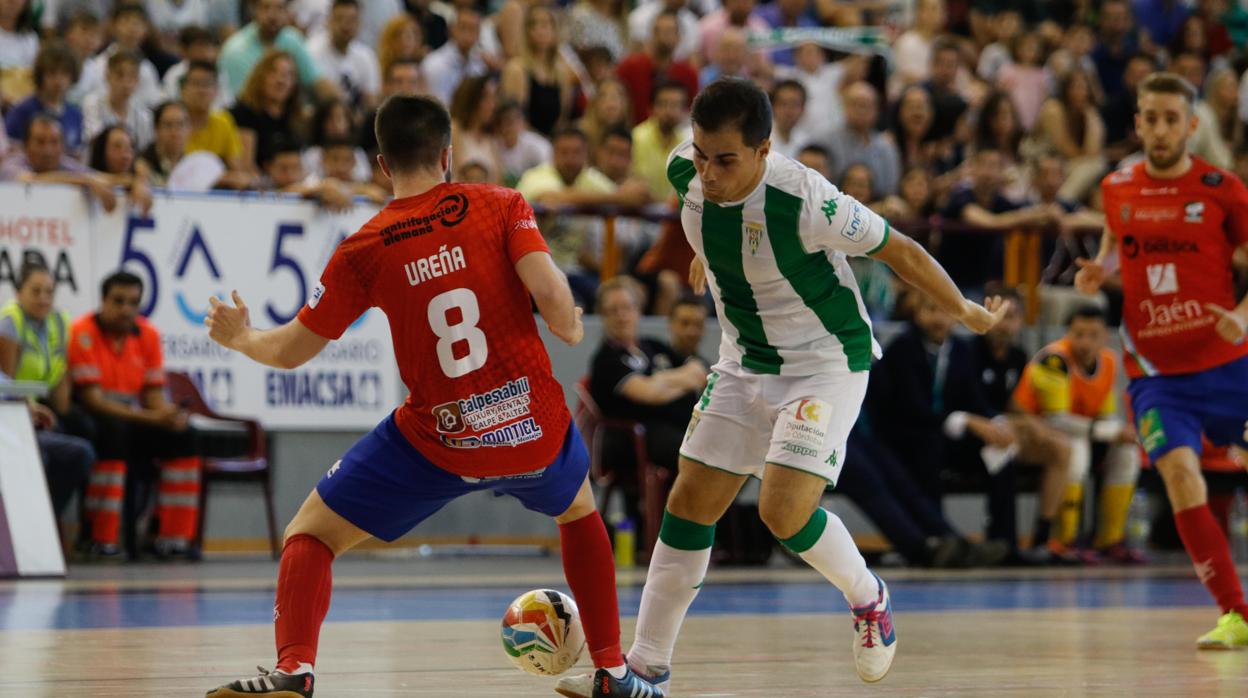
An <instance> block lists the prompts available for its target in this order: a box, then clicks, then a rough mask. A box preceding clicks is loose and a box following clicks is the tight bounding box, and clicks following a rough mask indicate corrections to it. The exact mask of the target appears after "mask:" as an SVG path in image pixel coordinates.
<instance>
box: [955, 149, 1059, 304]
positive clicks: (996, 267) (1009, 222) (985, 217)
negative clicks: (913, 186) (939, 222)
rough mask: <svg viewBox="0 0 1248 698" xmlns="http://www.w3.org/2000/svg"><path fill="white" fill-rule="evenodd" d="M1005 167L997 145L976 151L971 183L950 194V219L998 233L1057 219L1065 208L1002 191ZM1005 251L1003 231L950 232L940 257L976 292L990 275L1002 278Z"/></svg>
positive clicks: (965, 286) (957, 280) (960, 283)
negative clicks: (1026, 203) (1015, 197)
mask: <svg viewBox="0 0 1248 698" xmlns="http://www.w3.org/2000/svg"><path fill="white" fill-rule="evenodd" d="M1004 167H1005V163H1004V160H1003V158H1002V157H1001V152H1000V151H999V150H996V149H995V148H983V149H981V150H979V151H978V152H977V153H975V155H974V156H973V157H972V158H971V162H970V172H971V182H970V184H969V185H961V186H959V187H957V188H955V189H954V190H953V192H952V193H951V194H950V195H949V201H948V203H947V204H946V206H945V211H944V216H945V218H947V219H949V220H954V221H961V222H963V223H966V224H968V225H972V226H977V227H980V228H991V229H993V230H994V231H996V232H1006V231H1008V230H1010V229H1016V228H1020V227H1025V226H1046V225H1050V224H1056V223H1057V222H1058V221H1059V219H1060V216H1061V210H1060V209H1058V208H1056V207H1054V206H1049V205H1038V206H1023V205H1021V204H1019V203H1018V202H1015V201H1011V200H1010V199H1007V198H1006V197H1005V195H1004V194H1002V189H1003V188H1004V186H1005V181H1004ZM1002 254H1003V253H1002V244H1001V236H1000V235H998V234H991V233H989V234H981V233H974V234H972V233H966V234H962V235H951V234H948V233H946V234H945V236H944V238H943V239H942V240H941V243H940V250H939V253H938V254H937V258H938V259H939V260H940V261H941V264H942V265H944V267H945V269H946V270H947V271H948V272H949V276H950V278H952V279H953V280H954V282H955V283H957V284H958V286H960V287H961V288H962V289H963V291H964V292H969V293H972V294H977V293H980V292H982V290H983V287H984V284H985V283H986V282H987V281H988V280H990V279H999V278H1001V273H1002V267H1001V264H1002Z"/></svg>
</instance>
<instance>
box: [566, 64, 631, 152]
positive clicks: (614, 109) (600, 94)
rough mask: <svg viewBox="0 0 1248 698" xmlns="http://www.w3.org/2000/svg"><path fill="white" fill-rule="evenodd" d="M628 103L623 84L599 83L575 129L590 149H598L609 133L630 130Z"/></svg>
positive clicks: (618, 82)
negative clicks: (579, 131)
mask: <svg viewBox="0 0 1248 698" xmlns="http://www.w3.org/2000/svg"><path fill="white" fill-rule="evenodd" d="M647 99H648V98H647ZM628 103H629V96H628V88H627V87H625V85H624V83H622V82H620V81H619V80H615V79H611V78H608V79H606V80H603V81H602V82H601V83H599V85H598V89H597V91H595V92H594V96H593V97H592V98H591V99H590V100H589V106H588V107H587V108H586V109H585V114H584V116H582V117H581V118H580V121H578V122H577V128H579V129H580V130H581V131H582V132H584V133H585V137H586V138H588V139H589V143H590V145H591V146H592V147H595V148H596V147H598V145H599V144H600V143H602V138H603V136H605V135H606V134H607V133H608V132H609V131H614V130H617V129H621V128H622V129H630V128H632V122H631V121H630V116H629V115H630V110H629V105H628Z"/></svg>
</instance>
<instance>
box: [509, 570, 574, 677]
mask: <svg viewBox="0 0 1248 698" xmlns="http://www.w3.org/2000/svg"><path fill="white" fill-rule="evenodd" d="M502 636H503V650H504V651H505V652H507V658H508V659H510V660H511V663H512V664H515V665H516V667H517V668H519V669H520V670H521V671H524V672H526V673H529V674H534V675H536V676H557V675H559V674H562V673H563V672H565V671H567V670H568V669H571V668H572V666H573V665H575V664H576V662H577V660H578V659H580V658H581V652H582V651H583V650H584V649H585V629H584V628H583V627H581V614H580V613H579V612H578V611H577V610H576V602H575V601H573V600H572V597H570V596H568V595H567V594H564V593H561V592H558V591H555V590H554V589H534V590H533V591H528V592H525V593H523V594H521V595H520V596H518V597H517V598H516V600H515V601H512V602H511V605H510V606H508V607H507V612H506V613H505V614H503V627H502Z"/></svg>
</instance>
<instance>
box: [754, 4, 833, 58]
mask: <svg viewBox="0 0 1248 698" xmlns="http://www.w3.org/2000/svg"><path fill="white" fill-rule="evenodd" d="M755 14H757V15H758V16H759V17H760V18H762V20H763V21H764V22H766V23H767V26H769V27H771V28H772V29H785V28H799V27H800V28H810V27H817V26H819V21H818V20H817V19H815V16H814V12H813V8H812V7H811V0H775V2H771V3H767V4H765V5H763V6H762V7H760V8H758V10H757V12H756V13H755ZM771 62H772V63H774V64H776V65H793V64H794V63H795V62H796V55H795V51H794V49H792V48H782V49H779V50H778V51H772V52H771Z"/></svg>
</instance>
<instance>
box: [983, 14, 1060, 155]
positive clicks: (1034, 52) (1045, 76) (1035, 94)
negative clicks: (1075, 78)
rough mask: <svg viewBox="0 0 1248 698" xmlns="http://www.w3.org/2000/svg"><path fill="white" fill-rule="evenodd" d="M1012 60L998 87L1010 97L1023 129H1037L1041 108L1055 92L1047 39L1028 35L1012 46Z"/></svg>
mask: <svg viewBox="0 0 1248 698" xmlns="http://www.w3.org/2000/svg"><path fill="white" fill-rule="evenodd" d="M1010 52H1011V54H1010V55H1011V61H1010V62H1009V63H1008V64H1006V65H1004V66H1002V67H1001V70H1000V73H999V74H998V76H997V80H996V81H995V82H996V85H997V86H998V87H1000V88H1001V89H1002V90H1005V92H1006V93H1007V94H1009V95H1010V101H1012V102H1013V103H1014V107H1015V109H1017V110H1018V118H1019V121H1020V122H1021V123H1022V127H1023V130H1026V131H1031V130H1032V129H1033V128H1035V125H1036V120H1038V119H1039V118H1040V107H1041V106H1043V105H1044V99H1045V97H1047V96H1048V95H1049V94H1050V93H1051V92H1052V91H1053V76H1052V75H1051V74H1050V73H1049V71H1048V69H1047V68H1045V67H1044V39H1042V38H1041V37H1040V34H1039V33H1038V32H1026V33H1023V34H1019V35H1018V36H1016V37H1014V40H1013V41H1012V42H1011V43H1010Z"/></svg>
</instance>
